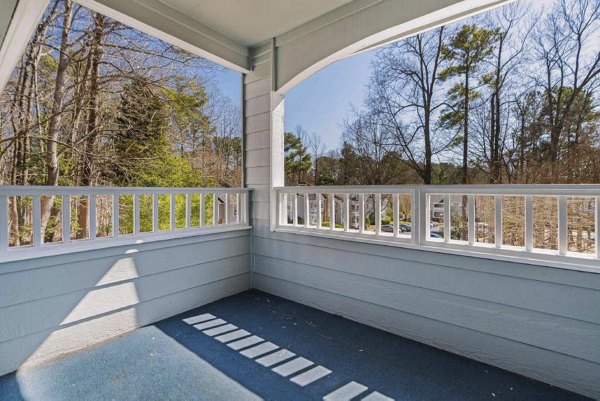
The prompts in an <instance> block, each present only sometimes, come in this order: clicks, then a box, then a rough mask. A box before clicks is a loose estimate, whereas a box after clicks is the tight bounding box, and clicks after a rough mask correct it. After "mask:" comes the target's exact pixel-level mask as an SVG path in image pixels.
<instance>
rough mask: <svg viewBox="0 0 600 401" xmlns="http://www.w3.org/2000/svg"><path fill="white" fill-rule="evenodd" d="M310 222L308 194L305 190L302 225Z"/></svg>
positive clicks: (306, 225) (305, 225)
mask: <svg viewBox="0 0 600 401" xmlns="http://www.w3.org/2000/svg"><path fill="white" fill-rule="evenodd" d="M309 222H310V194H309V193H308V192H307V193H305V194H304V227H305V228H307V227H308V223H309Z"/></svg>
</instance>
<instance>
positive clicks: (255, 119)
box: [0, 0, 600, 400]
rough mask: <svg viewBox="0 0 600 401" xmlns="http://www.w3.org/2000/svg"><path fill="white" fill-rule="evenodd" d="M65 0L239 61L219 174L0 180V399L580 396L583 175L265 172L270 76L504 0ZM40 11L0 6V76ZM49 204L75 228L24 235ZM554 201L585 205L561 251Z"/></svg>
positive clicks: (595, 224) (589, 348)
mask: <svg viewBox="0 0 600 401" xmlns="http://www.w3.org/2000/svg"><path fill="white" fill-rule="evenodd" d="M78 2H79V3H81V4H82V5H84V6H86V7H89V8H91V9H93V10H95V11H98V12H101V13H103V14H105V15H107V16H109V17H111V18H114V19H116V20H119V21H122V22H124V23H127V24H129V25H131V26H133V27H135V28H137V29H140V30H142V31H144V32H146V33H149V34H152V35H155V36H156V37H159V38H161V39H163V40H165V41H167V42H169V43H172V44H174V45H177V46H180V47H181V48H183V49H186V50H188V51H191V52H193V53H195V54H199V55H201V56H203V57H205V58H207V59H209V60H212V61H215V62H218V63H220V64H221V65H223V66H226V67H228V68H231V69H233V70H235V71H238V72H240V73H242V74H243V84H242V88H241V91H242V93H243V95H242V97H243V108H242V109H243V138H242V153H243V174H242V177H243V178H242V187H241V188H210V189H198V188H93V187H0V376H2V377H1V378H0V399H4V398H7V399H11V400H12V399H15V400H19V399H27V400H41V399H56V400H64V399H74V398H77V399H113V398H116V399H123V398H127V397H129V399H211V400H213V399H227V400H234V399H277V400H283V399H325V400H346V399H366V400H387V399H396V400H423V399H441V400H444V399H447V400H465V399H473V400H480V399H481V400H483V399H514V400H535V399H539V400H553V399H556V400H571V399H572V400H576V399H585V398H584V397H592V398H598V397H600V381H599V380H598V378H599V377H600V347H599V344H600V275H599V274H598V272H600V260H599V256H600V244H599V242H598V240H597V233H598V232H600V186H598V185H561V186H535V185H515V186H495V185H490V186H487V185H486V186H472V187H470V186H386V187H379V186H366V187H365V186H355V187H352V186H350V187H286V186H284V150H283V134H284V132H283V131H284V130H283V118H284V104H285V93H286V92H287V91H289V90H290V89H291V88H292V87H293V86H295V85H296V84H298V83H300V82H301V81H302V80H303V79H305V78H307V77H308V76H310V75H311V74H312V73H314V72H316V71H318V70H319V69H321V68H323V67H324V66H326V65H328V64H330V63H333V62H335V61H337V60H340V59H342V58H344V57H347V56H349V55H352V54H357V53H359V52H361V51H364V50H367V49H370V48H374V47H377V46H380V45H382V44H385V43H388V42H390V41H393V40H397V39H399V38H402V37H406V36H409V35H412V34H415V33H417V32H421V31H423V30H426V29H430V28H432V27H435V26H438V25H440V24H445V23H448V22H450V21H454V20H458V19H460V18H464V17H465V16H469V15H472V14H475V13H478V12H482V11H484V10H488V9H491V8H493V7H498V6H501V5H503V4H506V3H509V1H507V0H477V1H474V0H421V1H412V0H352V1H350V0H336V1H327V2H322V1H292V0H290V1H287V0H286V1H280V2H278V5H277V6H274V5H273V4H272V3H271V2H261V1H252V2H251V1H248V2H238V1H222V0H221V1H203V2H199V1H191V0H161V1H158V0H136V1H118V0H79V1H78ZM46 5H47V2H46V1H41V0H18V1H17V0H14V1H7V2H4V3H3V4H2V5H0V15H2V17H3V18H0V33H1V34H2V35H3V36H0V41H1V42H2V47H1V49H0V86H2V85H3V84H4V83H5V82H6V81H7V80H8V77H9V76H10V73H11V71H12V68H13V67H14V65H15V62H16V60H17V59H18V57H19V56H20V54H21V52H22V50H23V49H24V47H25V45H26V43H27V41H28V40H29V38H30V37H31V34H32V32H33V31H34V30H35V27H36V26H37V23H38V21H39V18H40V16H41V15H42V13H43V12H44V9H45V7H46ZM9 15H10V16H11V17H10V18H9V17H5V16H9ZM508 198H518V199H519V207H517V208H513V209H511V210H512V212H511V213H515V215H517V217H518V219H519V220H520V221H521V220H522V229H523V237H524V241H523V244H522V246H520V245H519V246H515V245H512V244H511V243H510V241H509V238H507V237H506V235H504V231H503V213H507V212H508V209H507V208H506V206H505V201H506V200H507V199H508ZM540 198H544V199H546V198H548V199H550V203H548V204H549V205H551V206H550V207H551V208H552V210H553V213H554V214H555V215H556V220H557V221H556V230H555V231H556V232H555V233H554V232H553V233H552V234H549V235H548V238H549V241H550V242H553V243H555V246H554V248H555V249H554V248H552V249H546V248H544V247H543V246H541V245H539V244H538V243H536V241H535V240H534V235H533V233H534V232H535V231H536V230H539V229H540V228H539V227H536V226H535V224H534V219H533V216H534V213H538V212H539V210H541V212H544V207H546V206H545V205H547V204H546V203H540ZM17 199H27V202H29V203H28V204H30V205H31V207H30V210H31V213H30V216H29V217H28V218H30V220H31V226H32V228H31V235H30V236H29V237H28V238H29V240H28V242H27V243H24V244H19V245H18V246H15V244H14V243H12V242H11V238H10V229H9V220H10V218H9V209H10V207H11V205H13V204H14V202H16V201H17ZM48 199H51V200H52V202H54V203H53V204H54V206H55V208H56V210H57V211H59V210H60V212H61V213H62V216H63V220H62V221H63V225H62V226H61V227H60V230H61V232H62V233H70V232H71V231H72V230H71V227H70V225H69V224H71V219H70V216H71V214H72V213H74V210H75V209H74V208H73V206H72V204H73V202H72V200H73V199H77V200H78V201H80V202H81V201H82V199H83V202H85V204H86V206H87V209H86V210H87V213H88V214H87V215H86V216H84V217H85V218H87V221H88V225H87V226H86V227H87V231H86V232H85V233H82V234H81V238H76V239H74V240H72V239H71V238H70V236H69V235H63V236H62V239H61V240H60V241H57V242H58V243H48V242H47V241H46V239H45V238H44V236H43V235H42V233H43V232H44V230H43V227H42V225H43V223H42V222H43V218H42V203H43V202H47V201H48ZM482 199H483V200H482ZM573 199H584V201H582V202H581V203H577V205H579V206H577V207H578V209H577V211H578V213H583V214H585V216H587V217H586V218H589V220H590V221H592V223H590V224H588V226H586V229H585V232H584V231H583V229H581V228H580V229H579V230H580V231H579V232H578V236H577V237H578V238H580V239H581V241H580V243H578V244H576V245H574V246H573V245H570V242H569V237H570V236H571V235H572V233H573V229H572V228H571V224H572V223H571V221H572V219H571V218H570V216H572V213H573V212H572V209H573V206H572V205H574V203H573V202H574V201H573ZM59 200H60V202H59ZM331 200H333V201H331ZM483 201H485V202H487V203H486V204H489V206H490V207H491V209H490V210H493V213H491V214H490V215H489V216H487V217H486V218H487V219H488V221H489V223H488V222H486V223H485V224H479V215H478V214H477V213H479V212H478V210H480V209H479V208H480V206H481V204H482V202H483ZM164 205H168V206H166V207H165V208H164V210H163V206H164ZM454 207H456V208H457V209H458V210H459V211H460V212H461V213H463V219H462V220H461V221H463V222H464V223H463V225H462V226H460V227H455V226H456V224H457V223H456V222H453V221H452V219H451V218H450V216H451V212H452V210H451V209H452V208H454ZM142 209H143V210H146V211H148V210H150V211H151V212H149V213H148V215H149V217H148V216H146V217H148V219H149V221H150V222H151V224H150V225H144V224H142V223H141V210H142ZM515 210H516V212H515ZM546 210H550V209H546ZM384 212H385V213H389V214H390V215H391V216H393V223H392V224H389V225H386V227H382V224H381V219H380V218H375V219H374V222H373V224H372V225H371V224H367V225H363V224H359V225H358V226H357V225H355V224H354V223H352V222H353V221H360V222H363V221H365V218H366V216H367V215H373V216H376V217H380V216H381V215H382V213H384ZM123 213H127V214H128V216H131V221H132V225H131V227H129V226H128V227H123V226H120V224H121V220H120V219H119V216H120V215H122V214H123ZM100 216H103V217H102V218H100ZM165 216H166V217H165ZM102 219H104V220H102ZM148 219H147V220H148ZM163 220H164V221H163ZM401 222H403V223H401ZM163 223H164V224H165V227H164V228H161V224H163ZM100 228H102V229H100ZM541 230H542V231H544V232H546V230H549V229H547V228H546V227H542V228H541ZM453 232H456V233H460V235H458V234H457V235H458V237H457V236H454V235H453V234H452V233H453ZM492 234H493V235H492ZM219 319H221V320H219ZM269 344H270V345H269ZM261 347H262V348H261Z"/></svg>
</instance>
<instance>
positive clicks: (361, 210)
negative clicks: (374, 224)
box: [358, 193, 365, 234]
mask: <svg viewBox="0 0 600 401" xmlns="http://www.w3.org/2000/svg"><path fill="white" fill-rule="evenodd" d="M358 220H359V224H358V232H359V233H361V234H362V233H364V232H365V194H363V193H360V194H358Z"/></svg>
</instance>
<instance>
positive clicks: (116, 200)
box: [112, 193, 121, 238]
mask: <svg viewBox="0 0 600 401" xmlns="http://www.w3.org/2000/svg"><path fill="white" fill-rule="evenodd" d="M112 207H113V211H112V227H113V238H118V237H119V235H120V233H119V231H121V229H120V227H119V193H116V194H114V195H113V202H112Z"/></svg>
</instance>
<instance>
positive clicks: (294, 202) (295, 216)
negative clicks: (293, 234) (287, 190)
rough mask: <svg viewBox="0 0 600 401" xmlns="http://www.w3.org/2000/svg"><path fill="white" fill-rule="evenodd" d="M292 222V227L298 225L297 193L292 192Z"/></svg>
mask: <svg viewBox="0 0 600 401" xmlns="http://www.w3.org/2000/svg"><path fill="white" fill-rule="evenodd" d="M292 196H293V198H292V224H293V225H294V227H296V226H297V225H298V194H297V193H293V194H292Z"/></svg>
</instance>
